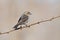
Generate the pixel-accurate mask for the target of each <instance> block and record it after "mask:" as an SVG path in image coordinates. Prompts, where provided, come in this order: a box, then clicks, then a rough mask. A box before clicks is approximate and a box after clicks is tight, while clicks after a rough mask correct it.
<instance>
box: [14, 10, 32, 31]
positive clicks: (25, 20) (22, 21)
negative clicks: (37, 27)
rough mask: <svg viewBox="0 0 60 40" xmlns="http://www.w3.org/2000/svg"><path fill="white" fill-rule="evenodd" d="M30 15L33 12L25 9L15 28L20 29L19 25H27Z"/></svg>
mask: <svg viewBox="0 0 60 40" xmlns="http://www.w3.org/2000/svg"><path fill="white" fill-rule="evenodd" d="M29 15H31V12H29V11H25V12H24V14H23V15H22V16H21V17H20V18H19V20H18V22H17V24H16V25H15V26H14V27H13V28H14V29H15V30H18V29H20V28H18V26H19V25H26V23H28V19H29Z"/></svg>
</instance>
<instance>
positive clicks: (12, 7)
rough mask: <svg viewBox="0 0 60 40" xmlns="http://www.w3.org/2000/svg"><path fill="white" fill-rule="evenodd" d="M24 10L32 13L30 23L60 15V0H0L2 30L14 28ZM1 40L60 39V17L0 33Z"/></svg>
mask: <svg viewBox="0 0 60 40" xmlns="http://www.w3.org/2000/svg"><path fill="white" fill-rule="evenodd" d="M24 11H30V12H31V13H32V15H31V16H30V19H29V23H30V24H31V23H34V22H37V21H41V20H45V19H49V18H51V17H54V16H59V15H60V0H0V32H6V31H9V30H11V29H13V28H12V27H13V26H14V25H15V24H16V23H17V21H18V19H19V17H20V16H21V15H22V13H23V12H24ZM0 40H60V18H57V19H55V20H53V21H51V22H45V23H41V24H39V25H35V26H32V27H31V28H26V29H23V30H21V31H20V30H18V31H15V32H12V33H10V34H4V35H0Z"/></svg>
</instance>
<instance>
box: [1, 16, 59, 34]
mask: <svg viewBox="0 0 60 40" xmlns="http://www.w3.org/2000/svg"><path fill="white" fill-rule="evenodd" d="M56 18H60V16H56V17H52V18H50V19H47V20H43V21H39V22H36V23H33V24H30V25H25V26H23V27H22V26H21V27H20V28H19V29H24V28H27V27H31V26H33V25H36V24H40V23H43V22H47V21H52V20H54V19H56ZM19 29H18V30H19ZM13 31H16V30H14V29H13V30H10V31H8V32H4V33H2V32H0V35H2V34H9V33H11V32H13Z"/></svg>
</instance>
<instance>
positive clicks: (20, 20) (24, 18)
mask: <svg viewBox="0 0 60 40" xmlns="http://www.w3.org/2000/svg"><path fill="white" fill-rule="evenodd" d="M27 20H28V16H27V15H22V16H21V17H20V19H19V20H18V22H25V21H27Z"/></svg>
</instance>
